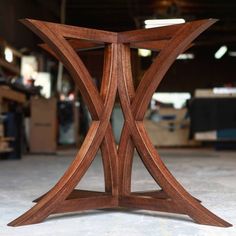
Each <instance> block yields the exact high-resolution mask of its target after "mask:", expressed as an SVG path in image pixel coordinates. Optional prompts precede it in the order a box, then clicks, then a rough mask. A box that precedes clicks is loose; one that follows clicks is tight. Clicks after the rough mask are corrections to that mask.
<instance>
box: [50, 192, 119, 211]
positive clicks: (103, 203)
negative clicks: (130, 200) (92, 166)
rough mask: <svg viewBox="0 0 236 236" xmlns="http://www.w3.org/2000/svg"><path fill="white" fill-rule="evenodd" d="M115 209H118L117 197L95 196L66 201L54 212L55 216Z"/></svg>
mask: <svg viewBox="0 0 236 236" xmlns="http://www.w3.org/2000/svg"><path fill="white" fill-rule="evenodd" d="M113 207H117V201H116V198H115V197H112V196H111V195H110V196H93V197H87V198H79V199H70V200H65V201H63V202H61V203H60V205H59V206H58V207H57V208H56V209H55V210H54V211H53V214H55V213H66V212H74V211H84V210H91V209H103V208H113Z"/></svg>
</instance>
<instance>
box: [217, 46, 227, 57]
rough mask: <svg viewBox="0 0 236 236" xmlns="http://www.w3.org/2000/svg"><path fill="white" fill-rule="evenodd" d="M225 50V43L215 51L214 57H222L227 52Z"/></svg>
mask: <svg viewBox="0 0 236 236" xmlns="http://www.w3.org/2000/svg"><path fill="white" fill-rule="evenodd" d="M227 50H228V48H227V46H225V45H223V46H221V47H220V48H219V49H218V50H217V51H216V53H215V59H220V58H221V57H223V56H224V55H225V53H226V52H227Z"/></svg>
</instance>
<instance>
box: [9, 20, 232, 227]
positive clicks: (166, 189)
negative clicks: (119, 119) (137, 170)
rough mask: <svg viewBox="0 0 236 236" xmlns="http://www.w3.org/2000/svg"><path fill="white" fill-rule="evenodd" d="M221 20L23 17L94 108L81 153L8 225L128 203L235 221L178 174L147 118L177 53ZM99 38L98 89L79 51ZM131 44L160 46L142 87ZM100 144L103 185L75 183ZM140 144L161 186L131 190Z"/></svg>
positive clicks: (202, 219)
mask: <svg viewBox="0 0 236 236" xmlns="http://www.w3.org/2000/svg"><path fill="white" fill-rule="evenodd" d="M215 21H216V20H213V19H209V20H200V21H193V22H189V23H185V24H179V25H172V26H167V27H161V28H155V29H148V30H135V31H129V32H122V33H114V32H107V31H99V30H93V29H86V28H80V27H74V26H66V25H59V24H54V23H48V22H42V21H35V20H24V24H26V25H27V26H28V27H29V28H30V29H32V30H33V31H34V32H35V33H36V34H38V35H39V36H40V37H41V38H42V39H43V40H44V41H45V43H46V44H47V46H45V45H44V46H43V47H44V48H45V49H47V50H48V51H49V52H50V53H51V54H52V55H54V56H55V57H56V58H58V59H59V60H61V61H62V62H63V63H64V65H65V67H66V68H67V69H68V71H69V72H70V73H71V76H72V77H73V78H74V80H75V82H76V83H77V85H78V88H79V90H80V92H81V94H82V96H83V98H84V100H85V102H86V104H87V106H88V109H89V111H90V113H91V116H92V124H91V127H90V129H89V131H88V134H87V136H86V138H85V140H84V143H83V144H82V147H81V149H80V150H79V152H78V154H77V156H76V157H75V160H74V161H73V162H72V163H71V165H70V166H69V168H68V169H67V170H66V172H65V173H64V175H63V176H62V178H61V179H60V180H59V181H58V183H57V184H56V185H55V186H54V187H53V188H52V189H51V190H50V191H49V192H47V193H46V194H44V195H43V196H41V197H40V198H38V199H36V200H35V202H37V204H36V205H35V206H34V207H32V208H31V209H30V210H29V211H27V212H26V213H24V214H23V215H22V216H20V217H19V218H17V219H16V220H14V221H13V222H11V223H10V224H9V225H11V226H20V225H26V224H33V223H38V222H41V221H42V220H44V219H45V218H46V217H47V216H49V215H50V214H55V213H64V212H72V211H79V210H86V209H99V208H110V207H127V208H140V209H147V210H155V211H164V212H172V213H178V214H186V215H189V216H190V217H191V218H192V219H193V220H195V221H196V222H197V223H200V224H207V225H213V226H220V227H229V226H231V224H229V223H228V222H226V221H224V220H223V219H221V218H219V217H218V216H216V215H214V214H213V213H212V212H210V211H209V210H208V209H206V208H205V207H203V206H202V205H201V203H200V201H199V200H198V199H196V198H194V197H193V196H192V195H190V194H189V193H188V192H187V191H186V190H185V189H184V188H183V186H181V184H180V183H179V182H178V181H177V180H176V179H175V178H174V176H173V175H172V174H171V173H170V171H169V170H168V169H167V167H166V166H165V165H164V163H163V162H162V160H161V158H160V156H159V154H158V153H157V150H156V149H155V147H154V146H153V145H152V143H151V141H150V138H149V137H148V134H147V132H146V130H145V128H144V122H143V119H144V115H145V112H146V109H147V107H148V104H149V103H150V100H151V97H152V94H153V93H154V92H155V91H156V89H157V87H158V85H159V84H160V82H161V81H162V79H163V77H164V75H165V73H166V72H167V70H168V69H169V67H170V66H171V65H172V64H173V62H174V60H175V59H176V57H177V56H178V55H179V54H180V53H182V52H183V51H184V50H186V48H188V47H189V46H190V45H191V43H192V41H193V40H194V39H195V38H196V37H197V36H198V35H199V34H200V33H202V32H203V31H204V30H205V29H207V28H208V27H209V26H210V25H212V24H213V23H214V22H215ZM71 39H73V41H71ZM76 40H77V42H76ZM81 40H89V42H88V43H87V44H86V43H85V44H84V42H83V45H82V46H81ZM91 41H92V42H91ZM71 42H73V43H71ZM98 43H99V44H102V45H105V57H104V67H103V78H102V84H101V90H100V91H98V89H97V88H96V87H95V85H94V84H93V82H92V79H91V76H90V74H89V72H88V70H87V68H86V67H85V65H84V64H83V63H82V61H81V60H80V58H79V56H78V55H77V54H76V52H75V50H76V47H78V45H80V46H81V47H85V48H86V47H87V46H88V45H90V46H91V45H92V46H93V45H95V44H98ZM76 45H77V46H76ZM145 45H146V46H145ZM130 47H144V48H145V47H147V48H151V49H157V50H160V52H159V54H158V56H157V58H156V59H155V61H154V62H153V64H152V65H151V66H150V68H149V69H148V70H147V72H146V73H145V74H144V76H143V78H142V80H141V82H140V84H139V86H138V88H137V89H136V91H135V89H134V85H133V78H132V72H131V62H130V61H131V58H130ZM117 93H118V95H119V99H120V104H121V108H122V111H123V114H124V119H125V121H124V126H123V129H122V134H121V138H120V143H119V147H118V150H117V149H116V144H115V141H114V136H113V133H112V127H111V124H110V117H111V112H112V109H113V106H114V102H115V98H116V95H117ZM99 148H100V149H101V152H102V158H103V167H104V177H105V192H103V193H102V192H93V191H83V190H74V188H75V187H76V185H77V184H78V182H79V181H80V180H81V178H82V177H83V176H84V174H85V173H86V171H87V169H88V168H89V166H90V165H91V163H92V161H93V160H94V158H95V155H96V153H97V151H98V149H99ZM135 149H136V150H137V152H138V154H139V155H140V157H141V160H142V161H143V163H144V165H145V167H146V168H147V170H148V171H149V173H150V175H151V176H152V177H153V179H154V180H155V181H156V183H157V185H159V186H160V187H161V190H157V191H146V192H131V174H132V173H131V172H132V162H133V155H134V150H135Z"/></svg>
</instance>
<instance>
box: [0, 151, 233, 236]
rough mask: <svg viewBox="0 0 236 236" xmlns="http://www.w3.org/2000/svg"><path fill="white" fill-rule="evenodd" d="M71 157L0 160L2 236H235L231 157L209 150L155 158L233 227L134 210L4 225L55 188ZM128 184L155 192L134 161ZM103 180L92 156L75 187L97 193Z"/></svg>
mask: <svg viewBox="0 0 236 236" xmlns="http://www.w3.org/2000/svg"><path fill="white" fill-rule="evenodd" d="M74 153H75V152H74V151H64V152H60V153H58V154H57V155H27V156H25V157H24V158H23V159H22V160H20V161H15V160H11V161H6V160H2V161H0V235H1V236H35V235H40V236H54V235H55V236H78V235H81V236H87V235H101V236H107V235H112V236H113V235H116V236H121V235H127V236H141V235H145V236H146V235H149V236H152V235H155V236H162V235H163V236H172V235H173V236H228V235H230V236H231V235H232V236H236V152H223V151H221V152H216V151H214V150H209V149H162V150H160V152H159V153H160V154H161V156H162V159H163V160H164V162H165V163H166V165H167V166H168V168H169V169H170V170H171V171H172V173H173V174H174V175H175V176H176V178H177V179H178V180H179V181H180V182H181V183H182V184H183V185H184V186H185V187H186V189H187V190H188V191H190V192H191V194H192V195H194V196H195V197H197V198H199V199H201V200H202V203H203V205H204V206H206V207H207V208H209V209H210V210H212V211H213V212H214V213H216V214H217V215H219V216H221V217H222V218H224V219H225V220H227V221H229V222H230V223H232V224H234V225H235V227H231V228H218V227H211V226H204V225H199V224H196V223H194V222H193V221H192V220H191V219H190V218H189V217H188V216H183V215H175V214H165V213H160V212H151V211H138V210H136V211H134V210H133V211H131V210H129V211H125V210H94V211H86V212H80V213H73V214H67V215H60V216H59V215H57V216H51V217H50V218H48V219H47V220H45V221H44V222H43V223H40V224H35V225H29V226H23V227H16V228H14V227H8V226H6V225H7V223H9V222H10V221H12V220H13V219H15V218H16V217H18V216H19V215H20V214H22V213H23V212H24V211H26V210H27V209H29V208H30V207H31V206H33V203H32V200H33V199H35V198H36V197H38V196H40V195H41V194H43V193H44V192H46V191H47V190H48V189H50V188H51V186H53V185H54V184H55V183H56V181H57V180H58V178H59V177H60V176H61V175H62V173H63V172H64V170H65V169H66V167H67V166H68V165H69V163H70V161H71V160H72V159H73V157H74ZM98 156H99V155H98ZM133 179H134V180H133V190H152V189H153V190H154V189H155V187H156V185H155V183H154V182H153V180H152V179H151V178H150V177H149V174H148V173H147V171H146V170H145V169H144V168H143V166H142V163H141V161H140V160H139V158H135V161H134V170H133ZM102 180H103V172H102V166H101V159H100V158H99V157H97V158H96V159H95V161H94V162H93V165H92V166H91V167H90V169H89V171H88V173H87V174H86V176H85V177H84V178H83V180H82V181H81V183H80V184H79V187H80V188H81V189H92V190H102V189H103V187H104V186H103V183H102V182H103V181H102Z"/></svg>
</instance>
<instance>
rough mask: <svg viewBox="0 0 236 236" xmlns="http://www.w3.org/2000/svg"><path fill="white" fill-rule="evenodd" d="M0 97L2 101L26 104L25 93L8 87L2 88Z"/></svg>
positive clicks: (0, 87)
mask: <svg viewBox="0 0 236 236" xmlns="http://www.w3.org/2000/svg"><path fill="white" fill-rule="evenodd" d="M0 97H1V98H2V99H8V100H12V101H16V102H19V103H25V102H26V96H25V95H24V94H23V93H19V92H17V91H14V90H12V89H10V88H8V87H6V86H0Z"/></svg>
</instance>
